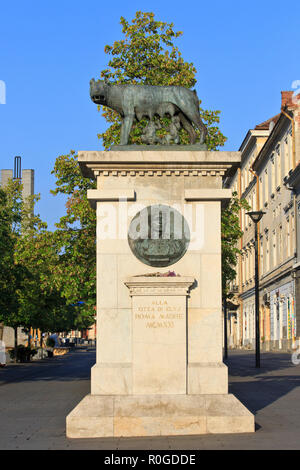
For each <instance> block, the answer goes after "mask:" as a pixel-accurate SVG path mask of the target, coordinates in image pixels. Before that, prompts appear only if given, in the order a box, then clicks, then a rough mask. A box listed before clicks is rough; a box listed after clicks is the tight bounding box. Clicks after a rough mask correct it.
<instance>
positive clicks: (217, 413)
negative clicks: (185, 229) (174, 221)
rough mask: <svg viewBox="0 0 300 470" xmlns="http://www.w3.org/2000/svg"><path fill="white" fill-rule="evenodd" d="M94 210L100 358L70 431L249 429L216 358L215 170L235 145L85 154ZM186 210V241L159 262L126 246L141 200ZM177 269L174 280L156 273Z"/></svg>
mask: <svg viewBox="0 0 300 470" xmlns="http://www.w3.org/2000/svg"><path fill="white" fill-rule="evenodd" d="M79 162H80V165H81V169H82V172H83V174H84V175H85V176H93V177H95V178H96V179H97V189H95V190H90V191H88V198H89V199H90V202H91V204H92V206H93V207H95V208H96V210H97V362H96V364H95V366H94V367H93V368H92V371H91V395H88V396H87V397H85V398H84V400H82V401H81V402H80V403H79V405H78V406H77V407H76V408H75V409H74V410H73V411H72V412H71V413H70V414H69V416H68V417H67V436H68V437H102V436H103V437H104V436H147V435H149V436H150V435H151V436H152V435H179V434H203V433H224V432H230V433H234V432H253V431H254V417H253V415H252V414H251V413H250V412H249V411H248V410H247V409H246V408H245V407H244V406H243V405H242V404H241V403H240V402H239V401H238V400H237V399H236V398H235V397H233V396H232V395H229V394H228V373H227V367H226V366H225V365H224V364H223V362H222V305H221V232H220V215H221V204H222V203H223V202H224V201H226V200H227V199H228V198H230V196H231V193H230V191H229V190H226V189H222V178H223V177H224V176H225V175H226V174H228V173H229V172H230V171H231V170H232V168H233V167H234V166H236V165H238V164H239V162H240V154H239V152H201V151H199V152H191V151H188V152H184V151H176V152H171V151H164V152H160V151H142V152H138V151H136V152H135V151H130V152H121V151H120V152H117V151H110V152H81V153H79ZM155 204H160V205H167V206H171V207H174V208H176V210H177V211H178V212H179V213H180V214H182V215H183V216H184V217H185V220H186V221H187V223H188V226H189V230H190V243H189V245H188V247H187V250H186V252H185V254H184V255H183V256H182V257H181V258H180V259H179V260H177V261H176V262H175V263H174V264H172V265H168V266H167V267H153V266H149V265H147V264H145V263H144V262H142V261H141V260H140V259H138V258H137V257H136V256H135V255H134V253H133V252H132V251H131V248H130V246H129V243H128V228H129V226H130V223H131V222H132V219H133V218H134V217H135V216H136V214H137V213H139V211H141V210H142V209H143V208H144V207H149V206H152V205H155ZM168 270H171V271H173V272H174V273H173V274H176V275H174V276H173V277H156V276H153V274H154V273H160V275H163V274H165V273H166V272H167V271H168Z"/></svg>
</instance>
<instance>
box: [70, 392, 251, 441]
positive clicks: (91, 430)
mask: <svg viewBox="0 0 300 470" xmlns="http://www.w3.org/2000/svg"><path fill="white" fill-rule="evenodd" d="M247 432H254V416H253V414H252V413H250V412H249V411H248V410H247V408H245V406H244V405H242V404H241V402H240V401H239V400H238V399H237V398H235V396H234V395H231V394H224V395H140V396H137V395H132V396H129V395H127V396H124V395H87V396H86V397H85V398H84V399H83V400H82V401H81V402H80V403H79V404H78V405H77V406H76V408H74V410H73V411H72V412H71V413H70V414H69V415H68V416H67V437H69V438H99V437H139V436H180V435H197V434H223V433H247Z"/></svg>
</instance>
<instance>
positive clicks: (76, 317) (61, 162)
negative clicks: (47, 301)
mask: <svg viewBox="0 0 300 470" xmlns="http://www.w3.org/2000/svg"><path fill="white" fill-rule="evenodd" d="M52 173H53V174H54V175H55V177H56V189H55V190H53V191H52V193H53V194H54V195H57V194H64V195H66V196H67V198H68V199H67V204H66V208H67V211H66V215H65V216H63V217H62V218H61V219H60V221H59V223H57V224H56V226H57V230H56V231H55V232H54V233H53V243H54V244H55V247H56V250H57V252H58V253H59V261H58V263H57V264H56V265H55V266H54V267H53V269H54V272H53V278H54V283H55V286H56V288H57V289H58V290H59V291H61V292H62V295H63V296H64V298H65V299H66V301H67V303H68V304H69V305H72V304H76V303H77V302H78V301H83V302H84V304H83V305H82V306H80V307H73V317H72V318H73V323H74V328H77V329H81V328H87V327H89V326H91V325H92V324H93V323H94V314H95V312H94V306H95V304H96V214H95V211H94V210H92V209H91V207H90V205H89V202H88V200H87V189H89V188H93V187H95V182H94V181H92V180H90V179H89V178H83V177H82V175H81V172H80V168H79V165H78V161H77V155H75V152H74V151H71V153H70V154H69V155H61V156H59V157H58V158H57V159H56V162H55V166H54V170H53V172H52Z"/></svg>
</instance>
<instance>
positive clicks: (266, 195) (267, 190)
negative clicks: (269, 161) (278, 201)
mask: <svg viewBox="0 0 300 470" xmlns="http://www.w3.org/2000/svg"><path fill="white" fill-rule="evenodd" d="M264 180H265V184H264V203H266V202H268V200H269V175H268V170H267V168H266V169H265V174H264Z"/></svg>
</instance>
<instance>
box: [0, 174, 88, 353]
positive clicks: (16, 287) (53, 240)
mask: <svg viewBox="0 0 300 470" xmlns="http://www.w3.org/2000/svg"><path fill="white" fill-rule="evenodd" d="M38 199H39V196H38V195H35V196H30V197H28V198H27V199H26V200H23V199H22V185H21V184H20V183H19V182H18V181H12V180H11V181H9V182H8V185H7V186H6V187H5V188H4V189H1V190H0V216H1V219H0V220H1V222H0V248H1V272H0V322H2V323H3V324H5V325H6V326H11V327H13V328H14V330H15V333H16V332H17V328H18V327H19V326H22V327H23V328H25V329H26V330H27V331H28V330H29V328H30V327H33V328H39V329H40V330H41V331H42V332H47V331H52V332H53V331H56V332H58V331H69V330H70V329H75V328H86V327H88V326H90V325H91V324H92V323H93V314H94V311H93V308H92V307H91V308H90V309H89V310H88V312H87V311H86V308H78V307H76V306H74V305H73V303H74V299H76V301H77V300H78V297H77V295H78V289H77V291H76V288H75V287H76V285H75V287H74V283H73V284H72V283H71V281H70V276H69V278H68V274H69V271H70V266H71V264H72V263H73V262H74V265H75V267H74V268H73V269H74V270H76V262H78V263H79V262H80V259H79V257H78V256H77V257H76V249H77V248H78V247H76V246H75V247H72V240H71V241H70V239H69V245H68V243H67V239H66V236H64V237H63V236H61V231H57V232H49V231H48V230H47V225H46V224H45V223H44V222H42V221H41V219H40V217H39V215H37V214H35V213H34V205H35V203H36V202H37V201H38ZM83 235H84V234H83ZM69 238H71V237H69ZM70 251H72V252H73V253H72V258H71V259H70V261H69V262H68V263H66V258H68V259H69V252H70ZM77 251H78V250H77ZM75 276H77V277H78V279H77V281H78V283H80V282H81V281H82V278H81V277H80V276H79V274H78V273H75V274H74V277H75ZM93 280H94V279H93ZM83 286H84V288H85V289H87V286H86V280H84V281H83ZM81 294H82V292H80V295H81ZM16 347H17V336H16V334H15V348H16Z"/></svg>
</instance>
